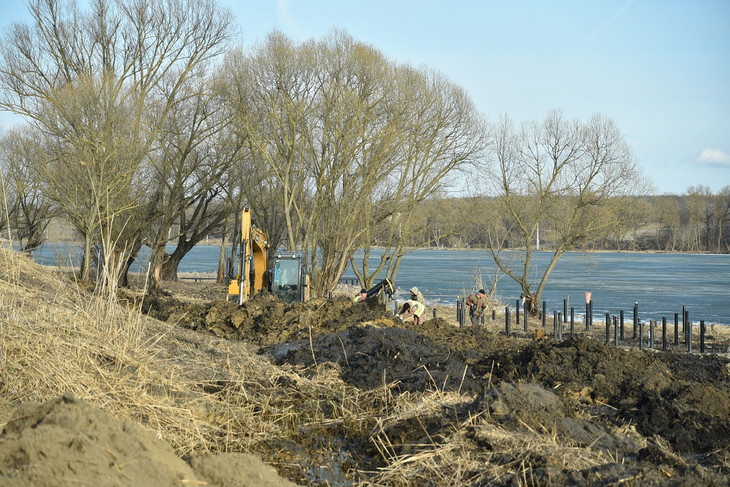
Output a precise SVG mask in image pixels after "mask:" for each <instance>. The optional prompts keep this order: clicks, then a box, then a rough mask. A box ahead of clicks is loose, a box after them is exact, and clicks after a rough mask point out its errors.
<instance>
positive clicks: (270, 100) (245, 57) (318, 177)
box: [226, 31, 483, 295]
mask: <svg viewBox="0 0 730 487" xmlns="http://www.w3.org/2000/svg"><path fill="white" fill-rule="evenodd" d="M227 68H228V69H227V72H228V73H229V82H228V83H227V84H226V86H227V90H228V94H229V97H230V100H231V103H232V105H233V106H235V107H236V113H237V116H238V125H239V126H240V128H241V132H242V136H244V137H245V138H246V140H247V143H248V144H249V146H250V150H251V154H252V158H251V160H253V161H255V162H256V163H257V164H262V165H263V166H264V167H265V169H266V170H267V171H268V173H269V174H271V175H272V176H273V178H274V181H275V186H276V191H277V194H278V204H279V205H280V208H281V209H282V211H283V214H284V217H285V220H286V229H287V232H286V244H287V247H288V248H289V249H298V250H303V251H304V252H306V253H307V254H308V255H309V260H310V264H311V267H312V269H313V275H314V278H315V279H314V282H313V293H314V294H315V295H317V294H324V293H326V292H328V291H330V290H331V289H332V288H334V286H335V285H336V284H337V282H338V280H339V278H340V276H341V275H342V273H343V272H344V270H345V268H346V266H347V263H348V262H349V261H350V258H351V257H352V255H353V253H354V252H355V250H357V249H358V248H363V249H365V251H366V252H368V251H369V249H370V246H371V245H373V244H374V243H375V239H378V240H377V243H378V244H379V245H380V244H381V243H382V242H383V241H389V243H388V248H387V250H386V254H384V255H381V256H379V258H380V261H379V262H378V263H377V264H376V266H375V267H376V268H375V269H374V270H373V271H370V269H369V268H368V265H369V264H368V263H369V259H365V264H364V267H363V269H362V270H359V271H358V274H359V275H360V280H361V281H362V283H363V285H369V284H370V283H372V280H373V279H374V276H376V275H377V274H378V273H380V272H381V271H383V270H384V268H385V267H388V269H385V271H386V272H387V273H389V274H390V275H393V276H394V275H395V273H396V272H397V262H398V261H399V257H400V256H401V255H402V253H403V249H404V247H403V243H404V242H405V241H406V240H404V239H402V238H401V237H402V236H403V233H402V232H403V231H404V230H405V231H408V228H409V222H410V220H409V215H410V214H411V211H412V210H413V208H414V207H415V206H416V205H418V204H419V203H420V202H421V201H423V200H424V199H425V198H428V197H430V196H432V195H434V194H437V192H438V191H439V190H440V189H442V188H443V187H444V185H445V182H446V181H447V179H448V177H447V176H449V175H453V171H454V170H455V169H457V168H458V167H459V166H460V165H462V164H466V163H467V162H471V161H473V159H474V158H475V154H476V153H477V152H478V150H479V149H480V147H481V143H482V140H483V139H482V138H481V135H482V132H481V126H480V125H479V120H478V117H477V116H476V114H475V111H474V108H473V106H472V105H471V103H470V101H469V100H468V97H466V95H465V94H464V92H463V91H462V90H460V89H459V88H458V87H456V86H455V85H453V84H452V83H450V82H449V81H448V80H446V79H445V78H444V77H443V76H441V75H438V74H436V73H433V72H430V71H425V70H416V69H413V68H410V67H407V66H400V65H397V64H394V63H393V62H391V61H389V60H388V59H387V58H386V57H385V56H384V55H383V54H382V53H380V52H378V51H377V50H375V49H373V48H372V47H371V46H368V45H366V44H363V43H360V42H357V41H356V40H354V39H353V38H351V37H350V36H348V35H347V34H345V33H342V32H337V31H335V32H333V33H332V34H330V35H329V36H327V37H325V38H323V39H321V40H319V41H315V40H311V41H307V42H305V43H302V44H296V43H294V42H293V41H291V40H290V39H289V38H287V37H286V36H284V35H283V34H281V33H280V32H272V33H271V34H270V35H269V36H268V37H267V39H266V41H265V42H264V43H263V44H262V45H261V46H258V47H257V48H256V49H255V50H253V51H252V52H251V53H248V54H244V53H241V52H239V53H236V54H234V55H231V56H230V57H229V59H228V63H227ZM399 218H400V219H403V221H399ZM384 227H385V228H387V229H388V230H386V232H385V234H383V233H382V232H381V231H380V230H381V229H382V228H384ZM391 264H392V265H391Z"/></svg>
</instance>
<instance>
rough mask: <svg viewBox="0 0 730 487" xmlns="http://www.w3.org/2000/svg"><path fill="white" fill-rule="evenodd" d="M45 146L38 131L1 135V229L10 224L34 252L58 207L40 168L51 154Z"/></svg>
mask: <svg viewBox="0 0 730 487" xmlns="http://www.w3.org/2000/svg"><path fill="white" fill-rule="evenodd" d="M43 149H44V144H43V138H42V137H41V136H40V134H39V133H37V132H31V133H28V132H21V131H20V130H18V129H12V130H9V131H8V132H6V133H5V134H3V136H2V138H0V175H2V184H3V188H2V189H3V191H2V194H1V195H2V204H0V207H2V215H1V216H0V229H3V228H4V225H6V224H7V225H9V226H10V229H9V230H12V233H11V235H13V234H14V236H15V238H17V240H18V245H19V248H20V250H21V251H23V252H32V251H33V250H35V249H36V248H38V247H39V246H40V245H41V244H42V243H43V241H44V240H45V231H46V228H47V227H48V224H49V223H50V221H51V217H52V216H53V214H54V210H55V206H54V204H53V202H52V200H51V199H50V198H49V197H48V195H47V194H46V192H45V187H44V184H43V181H42V179H41V177H40V174H39V171H38V168H39V167H41V166H42V165H43V163H44V159H45V158H46V157H47V154H46V152H45V151H44V150H43Z"/></svg>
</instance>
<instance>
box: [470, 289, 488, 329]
mask: <svg viewBox="0 0 730 487" xmlns="http://www.w3.org/2000/svg"><path fill="white" fill-rule="evenodd" d="M466 305H467V306H469V316H471V324H472V325H478V324H479V321H480V320H481V319H482V315H483V314H484V310H486V309H487V306H489V301H488V300H487V293H485V292H484V289H480V290H479V292H477V293H476V295H474V294H470V295H469V297H468V298H466Z"/></svg>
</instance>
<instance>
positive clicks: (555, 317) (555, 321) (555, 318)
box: [553, 310, 558, 340]
mask: <svg viewBox="0 0 730 487" xmlns="http://www.w3.org/2000/svg"><path fill="white" fill-rule="evenodd" d="M553 338H555V339H556V340H557V339H558V312H557V311H555V310H553Z"/></svg>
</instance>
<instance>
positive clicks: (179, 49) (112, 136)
mask: <svg viewBox="0 0 730 487" xmlns="http://www.w3.org/2000/svg"><path fill="white" fill-rule="evenodd" d="M29 11H30V14H31V18H32V22H31V24H30V25H22V24H15V25H13V27H12V29H11V30H10V31H9V34H8V36H7V38H6V39H4V40H3V41H4V42H2V43H0V87H1V88H2V93H3V96H2V99H0V108H3V109H5V110H9V111H11V112H14V113H17V114H19V115H21V116H23V117H24V118H25V119H26V121H27V122H28V123H31V124H34V125H35V126H36V127H38V129H39V130H40V131H41V132H43V133H44V134H46V135H47V136H48V137H49V139H51V143H52V146H51V150H52V154H51V157H50V158H49V159H50V163H49V165H48V167H47V168H46V170H45V172H46V178H47V182H48V185H49V186H50V187H51V188H52V194H53V196H54V199H56V200H57V201H58V202H59V204H60V206H61V207H62V208H63V209H64V210H65V211H67V212H68V213H69V217H70V218H71V219H72V221H73V222H74V224H75V225H76V226H77V228H78V229H79V230H80V231H81V233H83V234H84V235H85V236H86V246H85V250H86V252H85V255H86V258H85V261H84V265H83V273H84V275H85V276H87V275H88V268H89V254H90V247H91V243H92V242H93V241H97V240H98V239H102V240H105V241H106V244H107V245H106V247H107V251H106V252H105V254H104V258H105V259H112V261H111V262H107V266H106V267H114V266H115V265H116V264H115V262H119V261H120V258H121V254H120V252H121V249H123V248H126V247H128V244H127V243H124V242H122V240H123V239H124V238H125V237H124V236H123V232H127V233H128V234H129V235H131V236H133V235H138V233H139V231H138V230H134V229H130V228H129V224H130V222H131V221H132V220H131V219H130V215H129V214H130V211H131V210H132V209H134V208H135V207H137V205H139V200H138V199H137V196H138V193H137V191H139V187H138V185H137V184H136V183H139V182H140V180H139V179H138V178H139V171H140V169H141V168H142V167H143V163H144V162H145V157H146V155H147V154H148V153H149V152H150V151H151V150H154V149H155V148H156V144H158V142H159V140H160V134H161V130H162V127H163V126H164V124H165V123H166V122H165V121H166V119H167V116H168V114H169V113H170V112H171V111H172V110H173V108H174V107H175V105H176V104H177V103H178V102H179V99H178V98H179V96H180V90H181V88H182V87H183V86H184V84H185V83H184V81H185V80H186V79H188V78H189V77H190V76H192V75H193V73H195V71H196V70H197V69H200V67H202V66H203V65H204V64H205V63H207V62H209V61H211V60H212V59H214V58H215V57H216V56H218V55H219V54H221V52H223V49H225V46H226V42H227V40H228V39H229V37H230V35H231V33H232V16H231V14H230V12H229V11H228V10H225V9H221V8H220V7H218V5H217V3H216V2H215V1H214V0H164V1H162V2H160V1H153V0H137V1H135V2H114V1H111V0H94V1H93V2H91V6H90V9H89V10H88V11H82V10H80V9H79V8H78V7H77V5H76V3H75V2H71V1H63V0H31V1H30V2H29ZM112 249H115V250H113V251H112Z"/></svg>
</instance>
